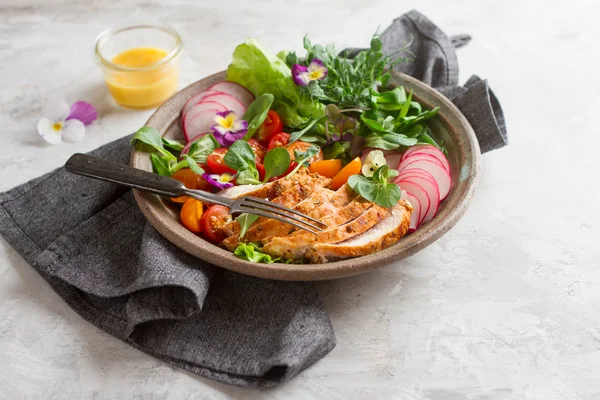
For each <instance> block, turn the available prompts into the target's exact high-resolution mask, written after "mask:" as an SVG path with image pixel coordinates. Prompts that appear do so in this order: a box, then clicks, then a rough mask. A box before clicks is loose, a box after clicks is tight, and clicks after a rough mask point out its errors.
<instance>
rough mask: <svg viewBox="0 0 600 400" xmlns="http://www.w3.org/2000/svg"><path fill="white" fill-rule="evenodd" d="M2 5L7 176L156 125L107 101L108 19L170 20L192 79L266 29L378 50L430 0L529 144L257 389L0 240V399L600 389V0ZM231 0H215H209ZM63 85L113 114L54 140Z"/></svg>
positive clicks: (438, 395) (333, 304) (491, 157)
mask: <svg viewBox="0 0 600 400" xmlns="http://www.w3.org/2000/svg"><path fill="white" fill-rule="evenodd" d="M57 3H61V2H59V1H52V0H0V60H1V62H0V84H1V86H0V87H1V90H0V107H1V113H0V126H1V127H2V131H1V133H0V137H1V138H2V146H1V148H2V150H1V151H0V171H1V172H0V174H1V175H0V190H1V191H4V190H7V189H9V188H11V187H13V186H15V185H17V184H19V183H23V182H26V181H27V180H29V179H31V178H34V177H36V176H38V175H40V174H42V173H44V172H47V171H49V170H51V169H52V168H54V167H58V166H60V165H61V164H62V163H64V161H65V160H66V159H67V158H68V156H69V155H70V154H72V153H74V152H76V151H88V150H91V149H93V148H95V147H98V146H99V145H101V144H103V143H106V142H109V141H111V140H113V139H116V138H118V137H121V136H123V135H125V134H127V133H129V132H131V131H133V130H134V129H136V128H137V127H139V126H140V125H141V124H142V123H143V122H144V121H145V120H146V118H147V117H148V115H149V112H132V111H124V110H122V109H118V108H116V107H115V106H113V105H112V104H111V103H110V102H109V101H108V100H107V98H106V97H107V95H106V91H105V89H104V87H103V84H102V80H101V75H100V72H99V71H98V69H97V68H96V66H95V65H94V64H93V62H92V58H91V44H92V42H93V39H94V37H95V36H96V34H97V33H98V32H100V31H101V30H103V29H104V28H106V27H108V26H110V25H112V24H114V23H117V22H126V21H128V20H134V19H135V20H137V21H140V20H142V21H143V20H150V19H154V20H159V21H164V22H168V23H170V24H172V25H173V26H174V27H175V28H176V29H177V30H179V31H180V32H181V33H182V35H183V36H184V39H185V41H186V55H185V58H184V60H183V67H184V68H183V82H182V84H187V83H190V82H192V81H193V80H195V79H197V78H200V77H203V76H206V75H208V74H210V73H213V72H216V71H218V70H221V69H223V68H225V67H226V65H227V63H228V61H229V57H230V54H231V52H232V50H233V48H234V46H235V45H236V44H237V43H238V42H240V41H241V40H242V39H243V38H244V37H245V36H246V35H252V36H257V37H259V38H260V39H261V41H262V42H264V44H265V45H266V46H267V47H269V48H272V49H274V50H277V49H281V48H289V47H290V46H292V45H295V47H300V46H301V40H302V36H303V35H304V33H305V32H307V33H309V34H310V36H311V37H312V38H313V39H315V40H322V41H331V40H333V41H335V42H336V43H338V44H341V45H343V44H348V45H364V44H366V43H367V42H368V39H369V36H370V34H371V33H373V32H374V31H375V30H376V29H377V27H378V25H380V26H381V27H382V28H383V27H385V26H387V24H388V23H389V22H391V20H392V18H393V17H395V16H398V15H400V14H402V13H403V12H405V11H408V10H409V9H411V8H418V9H419V10H420V11H421V12H423V13H425V14H426V15H428V16H429V17H430V18H431V19H433V21H435V22H436V23H437V24H438V25H440V26H441V27H442V28H443V29H444V30H445V31H446V32H448V33H462V32H468V33H471V34H472V35H473V36H474V40H473V41H472V42H471V44H469V45H468V46H467V47H466V48H463V49H461V50H459V60H460V65H461V81H464V80H465V79H466V78H468V77H469V76H470V75H471V74H472V73H475V72H476V73H477V74H479V75H480V76H482V77H485V78H488V79H489V81H490V84H491V85H492V87H493V88H494V90H495V91H496V93H497V95H498V96H499V97H500V99H501V100H502V104H503V106H504V110H505V113H506V118H507V120H508V125H509V132H510V140H511V145H510V146H509V147H508V148H505V149H503V150H500V151H496V152H493V153H490V154H486V155H485V156H484V157H483V162H484V167H483V179H482V182H481V186H480V188H479V191H478V192H477V195H476V197H475V200H474V203H473V205H472V207H471V208H470V210H469V211H468V213H467V215H466V216H465V218H464V219H463V220H462V221H461V222H460V223H459V224H458V225H457V226H456V227H455V228H454V229H453V230H452V231H451V232H449V233H448V234H447V235H446V236H445V237H444V238H442V239H441V240H439V241H438V242H437V243H435V244H434V245H432V246H430V247H429V248H427V249H426V250H424V251H422V252H421V253H419V254H417V255H416V256H414V257H412V258H410V259H409V260H406V261H404V262H399V263H397V264H396V265H393V266H389V267H388V268H384V269H381V270H378V271H375V272H373V273H370V274H367V275H364V276H361V277H355V278H351V279H344V280H340V281H337V282H330V283H321V284H319V288H320V290H321V291H322V293H323V297H324V299H325V302H326V304H327V307H328V309H329V311H330V313H331V317H332V320H333V324H334V326H335V329H336V333H337V337H338V345H337V347H336V348H335V350H333V352H332V353H331V354H330V355H329V356H327V357H326V358H325V359H323V360H321V361H320V362H318V363H317V364H316V365H314V366H313V367H312V368H310V369H309V370H307V371H305V372H304V373H302V374H301V375H300V376H298V377H297V378H296V379H294V380H292V381H291V382H289V383H286V384H284V385H282V386H281V387H279V388H276V389H274V390H270V391H268V392H258V391H247V390H242V389H238V388H233V387H228V386H225V385H221V384H218V383H214V382H211V381H209V380H205V379H202V378H198V377H196V376H193V375H190V374H187V373H185V372H181V371H179V370H175V369H172V368H170V367H168V366H166V365H165V364H163V363H160V362H158V361H155V360H154V359H152V358H150V357H148V356H146V355H144V354H142V353H140V352H138V351H136V350H133V349H132V348H130V347H128V346H126V345H124V344H123V343H121V342H119V341H117V340H115V339H113V338H112V337H110V336H108V335H106V334H104V333H102V332H100V331H98V330H97V329H95V328H94V327H92V326H91V325H90V324H88V323H86V322H84V321H83V320H82V319H81V318H80V317H78V316H77V315H76V314H75V313H73V312H72V311H71V310H70V309H69V308H68V307H67V306H66V305H65V304H64V303H63V302H62V301H61V300H60V299H59V298H58V296H56V295H55V294H54V293H53V292H51V291H50V289H49V288H48V287H47V286H46V284H45V283H44V282H43V281H42V279H41V278H39V277H38V276H37V275H36V273H35V272H34V271H33V270H32V269H31V268H30V267H29V266H28V265H27V264H26V263H25V262H24V261H23V260H22V259H21V257H20V256H18V255H17V254H16V253H15V252H14V251H13V250H12V249H11V248H10V247H9V246H8V245H7V244H6V242H5V241H4V240H1V239H0V316H1V318H0V361H1V362H0V389H1V390H0V398H2V399H4V398H5V399H16V398H29V399H42V398H43V399H54V398H56V399H61V398H64V399H76V398H110V399H130V398H134V397H135V398H157V399H162V398H167V397H169V398H182V399H188V398H195V399H225V398H230V397H232V398H270V399H290V398H298V399H310V398H324V399H346V398H348V399H353V398H354V399H367V398H383V399H387V398H399V399H404V398H406V399H416V398H428V399H486V398H492V399H593V398H600V375H599V372H598V371H599V369H600V309H599V308H600V306H599V305H600V268H599V267H600V265H599V261H598V259H599V256H600V251H599V249H598V245H599V243H600V226H599V225H600V206H599V205H598V199H599V198H600V176H599V173H600V170H599V167H598V164H597V160H598V152H599V150H600V133H599V132H598V123H597V120H598V117H597V114H598V109H599V108H600V95H599V94H598V93H600V90H599V89H600V85H599V82H598V73H597V67H598V65H599V61H600V60H599V57H598V43H599V42H600V32H599V30H598V21H597V17H598V15H599V14H600V7H599V6H598V4H599V3H598V2H597V1H596V0H588V1H584V0H572V1H569V2H566V3H565V2H563V1H554V0H553V1H539V2H538V1H532V0H531V1H522V0H506V1H496V2H491V1H486V2H484V1H478V0H470V1H444V0H435V1H429V0H424V1H419V2H398V1H395V0H369V1H365V0H322V1H316V0H303V1H295V2H289V3H287V4H284V3H283V2H279V1H275V0H272V1H262V0H261V1H259V0H254V1H248V2H245V1H242V0H240V1H236V2H234V1H219V2H218V4H217V2H212V1H197V0H187V1H186V0H179V1H172V2H166V1H165V3H164V4H163V5H160V4H158V3H157V2H155V1H152V0H149V1H140V2H136V1H133V0H119V1H117V0H91V1H88V0H71V1H70V2H69V3H68V4H62V5H61V4H57ZM211 3H214V4H215V5H216V6H213V5H211ZM45 97H58V98H62V99H65V100H67V101H74V100H79V99H82V100H88V101H91V102H92V103H94V104H95V105H97V106H98V108H99V111H100V114H101V116H102V118H101V119H100V121H99V123H98V124H97V125H96V126H94V127H93V128H92V129H91V131H90V132H89V135H88V138H87V140H86V141H84V142H81V143H78V144H67V145H61V146H56V147H50V146H46V145H44V144H43V143H40V141H39V140H38V138H37V137H36V133H35V131H34V127H35V122H36V120H37V118H38V117H39V111H40V102H41V101H42V100H43V99H44V98H45Z"/></svg>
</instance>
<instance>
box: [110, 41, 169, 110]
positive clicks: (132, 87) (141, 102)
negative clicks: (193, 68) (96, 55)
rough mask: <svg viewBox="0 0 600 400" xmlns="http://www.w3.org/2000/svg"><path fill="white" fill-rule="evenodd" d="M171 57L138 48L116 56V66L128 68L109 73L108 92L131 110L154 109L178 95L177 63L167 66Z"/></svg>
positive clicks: (148, 49) (114, 58)
mask: <svg viewBox="0 0 600 400" xmlns="http://www.w3.org/2000/svg"><path fill="white" fill-rule="evenodd" d="M167 56H168V53H167V52H166V51H165V50H163V49H161V48H156V47H136V48H131V49H127V50H125V51H122V52H120V53H119V54H117V55H116V56H114V57H113V58H112V59H111V60H110V61H111V63H112V64H114V65H116V66H119V67H124V68H114V69H110V70H107V71H105V77H104V78H105V81H106V85H107V86H108V90H109V92H110V94H111V95H112V97H113V98H114V99H115V101H116V102H117V103H119V104H120V105H122V106H125V107H130V108H154V107H157V106H159V105H160V104H161V103H163V102H164V101H165V100H166V99H168V98H169V97H171V96H172V95H173V94H174V93H175V92H176V91H177V85H178V83H179V67H178V65H177V62H176V60H170V61H169V62H164V61H161V60H164V59H165V58H166V57H167Z"/></svg>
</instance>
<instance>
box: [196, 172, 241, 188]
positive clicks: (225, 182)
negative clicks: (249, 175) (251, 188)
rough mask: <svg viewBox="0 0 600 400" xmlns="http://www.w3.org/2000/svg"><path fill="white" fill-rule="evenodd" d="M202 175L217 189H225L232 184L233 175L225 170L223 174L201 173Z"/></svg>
mask: <svg viewBox="0 0 600 400" xmlns="http://www.w3.org/2000/svg"><path fill="white" fill-rule="evenodd" d="M202 177H203V178H204V179H205V180H206V182H208V183H210V184H211V185H213V186H214V187H216V188H217V189H219V190H223V189H227V188H230V187H232V186H233V180H234V179H235V175H232V174H229V173H227V172H225V173H224V174H221V175H219V174H203V175H202Z"/></svg>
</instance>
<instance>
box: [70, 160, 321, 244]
mask: <svg viewBox="0 0 600 400" xmlns="http://www.w3.org/2000/svg"><path fill="white" fill-rule="evenodd" d="M65 169H66V170H67V171H69V172H72V173H75V174H78V175H83V176H87V177H89V178H95V179H99V180H102V181H106V182H111V183H116V184H119V185H123V186H127V187H130V188H133V189H140V190H145V191H147V192H151V193H155V194H158V195H160V196H166V197H181V196H189V197H192V198H194V199H198V200H201V201H205V202H207V203H211V204H220V205H222V206H225V207H227V208H229V211H230V212H231V214H237V213H248V214H255V215H260V216H263V217H267V218H272V219H276V220H278V221H281V222H284V223H286V224H290V225H293V226H295V227H297V228H300V229H304V230H305V231H309V232H311V233H315V234H316V233H318V232H320V231H322V230H323V228H321V227H320V226H319V225H322V226H326V225H325V224H324V223H323V222H321V221H319V220H318V219H315V218H312V217H309V216H308V215H304V214H302V213H301V212H299V211H296V210H292V209H290V208H287V207H283V206H280V205H279V204H274V203H271V202H269V201H266V200H264V199H260V198H258V197H252V196H247V197H242V198H239V199H235V200H234V199H229V198H227V197H223V196H219V195H217V194H214V193H210V192H206V191H203V190H193V189H188V188H186V187H185V185H184V184H183V183H181V182H179V181H177V180H175V179H171V178H167V177H165V176H160V175H157V174H153V173H150V172H146V171H142V170H141V169H137V168H132V167H129V166H127V165H124V164H119V163H116V162H113V161H108V160H104V159H101V158H98V157H94V156H90V155H87V154H81V153H77V154H73V155H72V156H71V158H69V160H67V163H66V164H65ZM318 224H319V225H318Z"/></svg>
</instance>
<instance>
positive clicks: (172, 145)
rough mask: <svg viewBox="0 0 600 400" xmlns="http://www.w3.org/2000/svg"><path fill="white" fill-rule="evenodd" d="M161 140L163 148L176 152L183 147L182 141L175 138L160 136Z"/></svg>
mask: <svg viewBox="0 0 600 400" xmlns="http://www.w3.org/2000/svg"><path fill="white" fill-rule="evenodd" d="M162 142H163V147H164V148H165V149H168V150H172V151H176V152H180V151H181V150H183V148H184V147H185V145H184V144H183V143H181V142H180V141H177V140H171V139H166V138H162Z"/></svg>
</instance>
